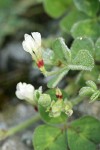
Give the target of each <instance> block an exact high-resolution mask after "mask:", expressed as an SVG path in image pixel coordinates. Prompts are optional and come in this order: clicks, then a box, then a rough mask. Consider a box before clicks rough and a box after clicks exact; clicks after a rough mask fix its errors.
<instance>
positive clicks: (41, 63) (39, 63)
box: [37, 59, 44, 68]
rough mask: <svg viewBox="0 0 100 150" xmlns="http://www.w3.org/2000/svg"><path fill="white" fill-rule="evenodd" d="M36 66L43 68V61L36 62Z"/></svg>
mask: <svg viewBox="0 0 100 150" xmlns="http://www.w3.org/2000/svg"><path fill="white" fill-rule="evenodd" d="M37 66H38V68H41V67H43V66H44V61H43V59H42V60H39V61H38V62H37Z"/></svg>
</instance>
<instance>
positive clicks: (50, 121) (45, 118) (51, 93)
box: [39, 89, 67, 124]
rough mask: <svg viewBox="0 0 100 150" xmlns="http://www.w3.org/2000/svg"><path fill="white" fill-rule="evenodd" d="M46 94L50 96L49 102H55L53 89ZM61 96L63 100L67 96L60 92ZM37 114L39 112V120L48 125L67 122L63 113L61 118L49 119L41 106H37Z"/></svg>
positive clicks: (47, 113)
mask: <svg viewBox="0 0 100 150" xmlns="http://www.w3.org/2000/svg"><path fill="white" fill-rule="evenodd" d="M46 93H47V94H49V95H50V97H51V100H55V101H56V100H57V98H56V90H55V89H52V90H48V91H47V92H46ZM62 94H63V98H66V96H67V95H66V93H65V92H64V91H62ZM39 112H40V115H41V118H42V119H43V120H44V121H45V122H47V123H49V124H59V123H63V122H65V121H66V120H67V115H66V114H65V113H62V114H61V116H59V117H56V118H53V117H49V112H46V109H45V108H44V107H42V106H39Z"/></svg>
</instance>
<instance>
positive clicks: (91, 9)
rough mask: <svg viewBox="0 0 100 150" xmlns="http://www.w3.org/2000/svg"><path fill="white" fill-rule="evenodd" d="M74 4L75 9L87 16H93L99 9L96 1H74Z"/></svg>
mask: <svg viewBox="0 0 100 150" xmlns="http://www.w3.org/2000/svg"><path fill="white" fill-rule="evenodd" d="M74 3H75V5H76V7H77V9H79V10H80V11H82V12H84V13H86V14H87V15H89V16H95V15H96V14H97V11H98V9H99V1H98V0H74Z"/></svg>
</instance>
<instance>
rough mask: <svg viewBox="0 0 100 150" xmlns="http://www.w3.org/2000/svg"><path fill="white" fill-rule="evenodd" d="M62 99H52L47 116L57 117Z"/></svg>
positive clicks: (60, 110)
mask: <svg viewBox="0 0 100 150" xmlns="http://www.w3.org/2000/svg"><path fill="white" fill-rule="evenodd" d="M62 106H63V103H62V101H56V102H55V101H52V103H51V107H50V112H49V116H50V117H59V116H60V115H61V112H62Z"/></svg>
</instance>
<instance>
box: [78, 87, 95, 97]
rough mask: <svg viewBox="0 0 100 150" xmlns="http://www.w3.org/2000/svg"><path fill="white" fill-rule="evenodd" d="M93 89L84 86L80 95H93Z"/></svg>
mask: <svg viewBox="0 0 100 150" xmlns="http://www.w3.org/2000/svg"><path fill="white" fill-rule="evenodd" d="M93 92H94V91H93V89H92V88H91V87H82V88H81V89H80V91H79V95H80V96H87V95H89V96H91V95H92V94H93Z"/></svg>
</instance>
